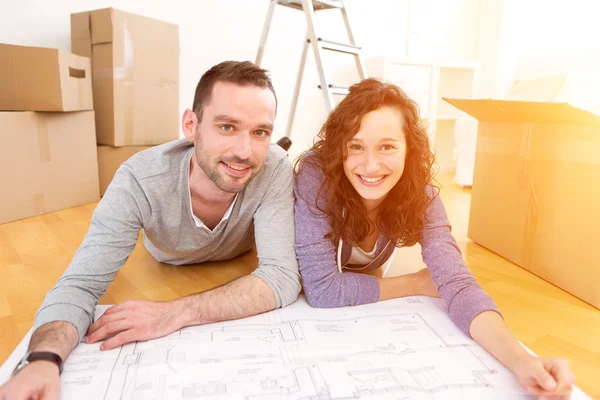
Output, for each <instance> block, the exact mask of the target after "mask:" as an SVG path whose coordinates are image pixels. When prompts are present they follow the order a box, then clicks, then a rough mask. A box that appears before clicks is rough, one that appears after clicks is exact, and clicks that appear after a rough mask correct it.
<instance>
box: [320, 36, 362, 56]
mask: <svg viewBox="0 0 600 400" xmlns="http://www.w3.org/2000/svg"><path fill="white" fill-rule="evenodd" d="M317 40H318V41H319V45H320V46H321V48H323V49H327V50H332V51H339V52H340V53H346V54H354V55H358V54H359V53H360V47H358V46H353V45H351V44H344V43H338V42H333V41H331V40H325V39H323V38H318V39H317Z"/></svg>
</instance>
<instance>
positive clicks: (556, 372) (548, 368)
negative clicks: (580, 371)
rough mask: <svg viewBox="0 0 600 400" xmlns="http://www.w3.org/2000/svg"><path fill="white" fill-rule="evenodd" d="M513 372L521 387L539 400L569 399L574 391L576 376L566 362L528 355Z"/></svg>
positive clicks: (516, 365)
mask: <svg viewBox="0 0 600 400" xmlns="http://www.w3.org/2000/svg"><path fill="white" fill-rule="evenodd" d="M512 370H513V373H514V374H515V376H516V378H517V380H518V381H519V383H520V384H521V386H523V387H524V388H525V389H527V391H528V392H529V393H531V394H533V395H535V396H537V399H538V400H550V399H552V400H555V399H557V400H562V399H568V398H569V396H570V394H571V392H572V391H573V384H574V383H575V375H574V374H573V373H572V372H571V369H570V367H569V362H568V361H566V360H562V359H559V358H541V357H536V356H532V355H529V354H528V355H527V356H526V357H523V358H522V359H521V360H519V362H517V363H515V365H514V367H513V368H512Z"/></svg>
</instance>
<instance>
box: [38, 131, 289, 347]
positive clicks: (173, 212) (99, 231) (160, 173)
mask: <svg viewBox="0 0 600 400" xmlns="http://www.w3.org/2000/svg"><path fill="white" fill-rule="evenodd" d="M192 154H193V145H192V144H191V143H190V142H188V141H187V140H185V139H181V140H177V141H174V142H170V143H166V144H164V145H161V146H156V147H153V148H152V149H149V150H145V151H142V152H140V153H138V154H136V155H134V156H133V157H132V158H130V159H129V160H128V161H126V162H125V163H123V164H122V165H121V167H120V168H119V170H118V171H117V173H116V174H115V177H114V178H113V181H112V183H111V184H110V186H109V187H108V189H107V191H106V193H105V194H104V197H103V198H102V200H101V201H100V203H98V206H97V207H96V210H95V211H94V214H93V216H92V223H91V226H90V229H89V231H88V233H87V234H86V236H85V238H84V239H83V242H82V243H81V246H80V247H79V249H78V250H77V252H76V253H75V257H74V258H73V260H72V261H71V264H70V265H69V267H68V268H67V270H66V271H65V272H64V274H63V276H62V277H61V278H60V280H59V281H58V283H57V284H56V286H55V287H54V288H53V289H52V290H51V291H50V292H49V293H48V294H47V295H46V298H45V300H44V302H43V303H42V306H41V307H40V309H39V311H38V313H37V315H36V318H35V325H34V328H38V327H39V326H41V325H42V324H44V323H47V322H51V321H68V322H71V323H72V324H74V325H75V327H76V328H77V330H78V332H79V338H80V339H81V338H83V336H84V335H85V333H86V331H87V328H88V326H89V325H90V324H91V323H92V322H93V315H94V307H95V306H96V304H97V303H98V299H99V298H100V296H102V295H103V294H104V293H105V291H106V288H107V286H108V285H109V284H110V283H111V282H112V281H113V280H114V278H115V276H116V275H117V272H118V271H119V269H120V268H121V267H122V266H123V265H124V264H125V262H126V261H127V258H128V257H129V255H130V254H131V252H132V251H133V249H134V247H135V245H136V242H137V239H138V234H139V231H140V229H142V230H143V232H144V245H145V247H146V249H147V250H148V251H149V252H150V254H152V256H154V258H155V259H156V260H157V261H160V262H164V263H169V264H175V265H182V264H194V263H201V262H205V261H219V260H228V259H231V258H234V257H236V256H238V255H240V254H242V253H244V252H246V251H248V250H250V249H251V248H252V245H253V244H254V243H255V241H256V248H257V252H258V268H257V269H256V270H255V271H254V272H253V275H256V276H258V277H260V278H261V279H263V280H264V281H265V282H266V283H267V285H269V287H270V288H271V290H272V291H273V294H274V295H275V299H276V301H277V307H284V306H286V305H288V304H291V303H293V302H294V301H295V300H296V298H297V296H298V293H299V291H300V279H299V273H298V263H297V261H296V255H295V251H294V195H293V172H292V166H291V163H290V161H289V158H288V156H287V153H286V152H285V151H284V150H283V149H281V148H280V147H279V146H277V145H271V149H270V150H269V154H268V156H267V160H266V161H265V164H264V166H263V168H262V170H261V171H260V172H259V173H258V174H257V175H256V176H255V177H254V179H252V181H251V182H250V183H249V184H248V186H247V187H246V189H244V190H243V191H242V192H240V193H239V194H238V196H237V198H236V199H235V201H234V203H233V205H232V207H231V209H230V212H229V213H228V214H229V215H227V214H226V215H225V217H224V218H223V220H222V221H221V222H220V223H219V224H218V225H217V226H216V227H215V228H214V230H212V231H211V230H210V229H208V228H207V227H205V226H203V225H202V224H200V226H198V224H196V222H195V221H194V218H193V213H192V207H191V197H190V186H189V171H190V159H191V156H192Z"/></svg>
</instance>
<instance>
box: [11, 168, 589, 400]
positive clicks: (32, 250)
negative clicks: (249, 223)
mask: <svg viewBox="0 0 600 400" xmlns="http://www.w3.org/2000/svg"><path fill="white" fill-rule="evenodd" d="M440 181H441V182H442V184H443V188H442V197H443V199H444V203H445V204H446V208H447V211H448V214H449V217H450V221H451V222H452V225H453V233H454V236H455V237H456V239H457V241H458V243H459V246H460V248H461V250H462V251H463V256H464V258H465V260H466V262H467V265H468V266H469V268H470V269H471V271H472V272H473V274H474V275H475V277H476V278H477V279H478V281H479V282H480V283H481V285H482V286H483V288H484V289H485V291H486V292H487V293H488V294H489V295H491V296H492V298H493V299H494V300H495V301H496V303H497V305H498V307H499V308H500V310H501V311H502V313H503V314H504V317H505V319H506V322H507V324H508V326H509V327H510V329H511V330H512V331H513V332H514V334H515V335H516V337H517V338H518V339H519V340H520V341H521V342H523V343H524V344H525V345H526V346H528V347H529V348H530V349H532V350H533V351H534V352H536V353H537V354H538V355H542V356H548V357H563V358H566V359H568V360H569V361H570V363H571V366H572V369H573V371H574V372H575V374H576V375H577V382H576V384H577V385H578V386H579V387H580V388H581V389H582V390H583V391H585V392H586V393H587V394H589V395H591V396H592V397H593V398H597V399H600V310H598V309H596V308H594V307H592V306H590V305H588V304H586V303H585V302H583V301H581V300H579V299H577V298H575V297H573V296H572V295H570V294H568V293H566V292H565V291H563V290H561V289H559V288H557V287H555V286H553V285H551V284H550V283H548V282H546V281H544V280H542V279H540V278H538V277H536V276H534V275H533V274H531V273H529V272H527V271H526V270H524V269H522V268H520V267H518V266H516V265H514V264H512V263H510V262H509V261H506V260H505V259H503V258H501V257H499V256H497V255H495V254H494V253H492V252H490V251H488V250H486V249H484V248H483V247H481V246H479V245H477V244H475V243H473V242H471V241H470V240H468V239H467V238H466V232H467V222H468V215H469V205H470V198H471V197H470V192H469V190H465V189H460V188H458V187H456V186H455V185H454V184H453V183H452V181H451V178H450V177H449V176H442V177H441V178H440ZM95 205H96V204H95V203H94V204H88V205H84V206H81V207H75V208H71V209H67V210H63V211H58V212H54V213H49V214H46V215H42V216H39V217H34V218H29V219H25V220H21V221H16V222H11V223H8V224H4V225H0V276H1V278H0V363H3V362H4V360H6V358H7V357H8V356H9V354H10V353H11V352H12V350H13V349H14V348H15V346H16V345H17V344H18V343H19V341H20V340H21V339H22V338H23V336H24V335H25V334H26V332H27V331H28V330H29V329H30V328H31V326H32V323H33V318H34V315H35V312H36V310H37V308H38V307H39V305H40V304H41V302H42V300H43V298H44V295H45V293H46V292H47V291H48V290H49V289H50V288H52V286H53V285H54V283H55V282H56V280H57V279H58V278H59V277H60V275H61V273H62V271H64V269H65V268H66V267H67V265H68V263H69V261H70V259H71V257H72V256H73V254H74V253H75V251H76V249H77V247H78V245H79V243H80V242H81V240H82V238H83V236H84V234H85V233H86V231H87V228H88V225H89V220H90V217H91V214H92V212H93V210H94V207H95ZM422 265H423V264H422V262H421V261H420V254H419V250H418V248H417V247H415V248H410V249H403V250H402V251H401V252H400V253H399V254H398V255H397V256H396V258H395V260H394V265H393V266H392V268H391V269H390V272H389V273H388V275H397V274H400V273H402V272H404V271H405V270H410V271H412V270H417V269H419V268H420V267H421V266H422ZM255 266H256V256H255V254H253V253H248V254H246V255H244V256H242V257H240V258H238V259H236V260H233V261H230V262H227V263H208V264H203V265H198V266H186V267H174V266H169V265H165V264H160V263H158V262H156V261H155V260H154V259H153V258H152V257H151V256H150V255H149V254H148V253H147V252H146V251H145V250H144V248H143V246H142V244H141V242H138V245H137V247H136V249H135V251H134V252H133V254H132V255H131V257H130V258H129V261H128V263H127V265H125V267H123V269H122V270H121V272H120V273H119V275H118V276H117V279H116V280H115V282H113V284H112V285H111V286H110V287H109V288H108V291H107V293H106V295H105V296H103V297H102V299H101V300H100V303H101V304H114V303H118V302H122V301H124V300H127V299H153V300H170V299H173V298H177V297H181V296H184V295H187V294H190V293H194V292H198V291H202V290H206V289H210V288H212V287H214V286H216V285H220V284H222V283H224V282H227V281H229V280H231V279H233V278H236V277H238V276H241V275H244V274H248V273H250V272H251V271H252V270H253V269H254V268H255Z"/></svg>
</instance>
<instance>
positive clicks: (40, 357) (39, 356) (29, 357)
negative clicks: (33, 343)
mask: <svg viewBox="0 0 600 400" xmlns="http://www.w3.org/2000/svg"><path fill="white" fill-rule="evenodd" d="M34 361H50V362H53V363H54V364H56V366H57V367H58V374H59V375H60V374H61V373H62V367H63V360H62V358H60V356H59V355H58V354H56V353H51V352H49V351H34V352H28V353H27V354H25V357H23V358H22V359H21V361H19V363H18V364H17V366H16V367H15V370H14V371H13V373H12V375H11V377H13V376H15V375H16V374H17V373H18V372H19V371H20V370H22V369H23V368H25V366H26V365H27V364H29V363H32V362H34Z"/></svg>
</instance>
